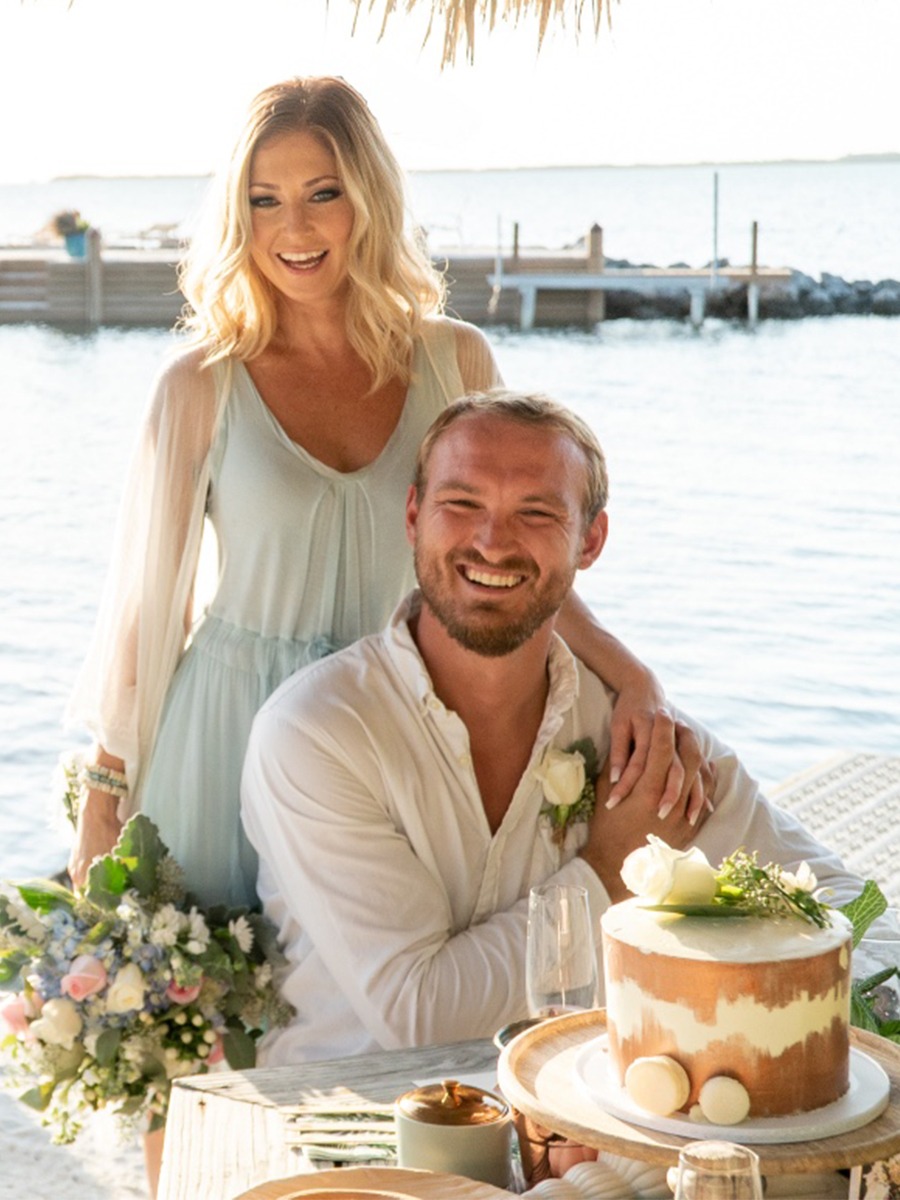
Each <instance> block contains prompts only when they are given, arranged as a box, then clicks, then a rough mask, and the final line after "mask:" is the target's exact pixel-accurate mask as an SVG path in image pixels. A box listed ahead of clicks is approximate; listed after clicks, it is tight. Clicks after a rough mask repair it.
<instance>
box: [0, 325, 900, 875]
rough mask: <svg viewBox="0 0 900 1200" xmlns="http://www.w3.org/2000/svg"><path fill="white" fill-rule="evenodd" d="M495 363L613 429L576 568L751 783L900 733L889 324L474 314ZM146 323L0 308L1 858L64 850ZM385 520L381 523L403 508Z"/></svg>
mask: <svg viewBox="0 0 900 1200" xmlns="http://www.w3.org/2000/svg"><path fill="white" fill-rule="evenodd" d="M489 336H490V338H491V340H492V342H493V344H494V346H495V350H496V355H497V358H498V361H499V363H500V364H501V367H502V370H503V372H504V375H505V377H506V380H507V382H508V383H509V384H510V385H512V386H515V387H522V388H531V389H541V390H544V391H547V392H550V393H551V394H552V395H554V396H556V397H557V398H558V399H560V400H562V401H564V402H565V403H567V404H569V405H571V406H572V407H573V408H574V409H575V410H576V411H578V412H580V413H581V414H582V415H583V416H584V417H585V418H586V419H587V420H588V421H589V422H590V423H591V424H592V426H593V427H594V428H595V429H596V431H597V433H598V434H599V436H600V439H601V441H602V442H603V444H604V447H605V449H606V452H607V456H608V459H609V469H610V475H611V481H612V496H611V501H610V508H609V512H610V537H609V541H608V543H607V547H606V549H605V550H604V552H603V555H602V556H601V558H600V560H599V562H598V563H597V564H596V565H595V566H594V567H593V568H592V569H591V570H590V571H589V572H587V573H585V574H584V575H583V576H582V577H581V580H580V584H579V586H580V590H581V592H582V594H583V595H584V596H585V598H586V599H587V600H588V601H589V602H590V603H591V605H592V607H593V608H594V609H595V611H596V612H597V614H598V615H599V616H600V618H601V619H602V620H603V621H604V622H605V623H606V624H607V625H608V626H609V627H610V628H611V629H612V630H613V631H614V632H616V633H617V634H618V635H619V636H620V637H621V638H622V639H623V640H624V641H625V642H626V643H627V644H628V645H629V646H630V647H631V648H632V649H633V650H634V651H635V652H636V653H638V654H639V655H640V656H641V657H642V658H643V659H644V661H645V662H647V663H648V664H650V665H651V666H652V667H653V668H654V669H655V670H656V671H657V672H658V674H659V676H660V678H661V679H662V681H663V682H664V684H665V686H666V689H667V691H668V693H669V695H670V697H671V698H672V700H673V701H675V702H676V703H678V704H680V705H681V706H682V707H684V708H685V709H686V710H688V711H689V712H691V713H692V714H694V715H695V716H697V717H698V718H700V719H701V720H703V721H704V722H706V723H707V724H708V725H710V726H711V727H712V728H713V729H715V731H716V732H717V733H719V734H720V736H722V737H723V738H724V740H725V741H727V742H729V743H730V744H731V745H733V746H734V747H735V748H736V749H737V750H738V752H739V753H740V754H741V756H742V757H743V759H744V760H745V762H746V763H747V765H748V766H749V767H750V769H751V770H752V772H753V773H754V774H755V775H756V777H757V778H758V779H759V780H760V781H761V782H762V784H763V785H764V786H769V785H772V784H774V783H776V782H778V781H780V780H782V779H784V778H786V777H787V776H789V775H791V774H793V773H794V772H797V771H800V770H804V769H806V768H808V767H810V766H813V765H815V764H816V763H818V762H820V761H822V760H823V759H824V758H827V757H829V756H830V755H831V754H833V753H838V752H841V751H844V750H846V751H857V750H863V751H873V752H879V753H889V754H897V753H900V489H898V486H897V478H898V473H897V463H898V461H900V403H898V401H900V382H898V381H900V323H898V322H897V321H896V320H891V319H889V318H861V317H855V318H851V317H841V318H837V317H835V318H826V319H809V320H805V321H802V322H791V323H775V322H764V323H762V324H761V325H760V326H759V327H758V328H757V329H756V330H755V331H748V330H747V329H746V328H745V327H744V326H742V325H740V324H727V323H722V322H716V321H708V322H707V323H706V324H705V325H704V327H703V329H702V330H701V331H699V332H694V331H692V330H691V329H690V328H689V327H688V326H687V325H680V324H676V323H670V322H623V321H620V322H609V323H607V324H606V325H604V326H602V327H601V328H600V330H599V332H597V333H585V332H574V331H552V332H550V331H547V332H542V331H535V332H531V333H527V334H522V333H519V332H518V331H508V330H502V329H493V330H490V331H489ZM168 346H169V335H168V334H167V333H166V332H164V331H162V330H132V331H122V330H113V329H103V330H98V331H96V332H93V333H89V334H84V335H75V334H70V333H64V332H61V331H58V330H53V329H49V328H42V327H38V326H0V363H2V367H3V381H4V386H3V389H2V392H0V420H2V428H3V431H4V470H3V471H2V472H0V729H2V734H0V878H21V877H22V876H26V875H32V874H38V873H42V872H47V871H53V870H56V869H58V868H59V867H60V866H61V865H62V863H63V862H64V858H65V846H66V833H65V830H64V829H63V828H62V826H61V825H60V823H59V822H58V821H57V822H56V823H55V824H54V822H53V820H52V819H51V817H52V813H53V811H54V806H53V803H52V801H51V786H50V778H51V775H52V773H53V769H54V765H55V763H56V760H57V757H58V755H59V754H60V752H61V751H62V750H63V749H65V748H67V747H69V746H73V745H76V744H78V743H79V742H80V741H81V740H82V734H81V732H80V731H77V730H74V731H64V730H63V728H62V713H63V708H64V704H65V699H66V696H67V694H68V692H69V689H70V688H71V685H72V682H73V679H74V677H75V673H76V671H77V669H78V664H79V661H80V658H81V655H82V654H83V651H84V648H85V645H86V642H87V638H88V635H89V632H90V629H91V627H92V623H93V619H94V613H95V609H96V604H97V600H98V596H99V591H100V587H101V583H102V578H103V574H104V572H105V569H106V563H107V557H108V553H109V542H110V537H111V534H112V529H113V524H114V521H115V514H116V508H117V503H118V498H119V494H120V491H121V488H122V485H123V481H124V478H125V472H126V469H127V463H128V456H129V452H130V448H131V446H132V443H133V439H134V436H135V430H136V427H137V423H138V421H139V419H140V415H141V412H142V410H143V407H144V404H145V397H146V393H147V389H148V386H149V383H150V380H151V378H152V376H153V374H154V371H155V368H156V365H157V363H158V361H159V359H160V357H161V356H162V354H163V353H164V351H165V350H166V348H167V347H168ZM398 535H399V531H398Z"/></svg>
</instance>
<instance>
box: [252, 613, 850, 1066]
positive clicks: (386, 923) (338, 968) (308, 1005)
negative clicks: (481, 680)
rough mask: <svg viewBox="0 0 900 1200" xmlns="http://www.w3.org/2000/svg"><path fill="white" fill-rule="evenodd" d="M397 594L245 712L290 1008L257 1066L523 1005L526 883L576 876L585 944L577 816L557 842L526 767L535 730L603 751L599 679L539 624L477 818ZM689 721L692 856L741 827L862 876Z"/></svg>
mask: <svg viewBox="0 0 900 1200" xmlns="http://www.w3.org/2000/svg"><path fill="white" fill-rule="evenodd" d="M414 595H415V594H414ZM411 602H412V601H411V600H409V599H408V600H407V601H406V602H404V604H403V605H401V606H400V608H399V609H398V610H397V612H396V613H395V614H394V617H393V619H392V622H391V624H390V625H389V627H388V628H387V629H386V630H385V631H384V632H383V633H381V634H378V635H375V636H373V637H368V638H365V639H363V640H362V641H360V642H358V643H356V644H355V645H353V646H351V647H349V648H348V649H347V650H344V651H341V652H340V653H338V654H335V655H332V656H331V657H329V658H326V659H323V660H322V661H321V662H318V663H314V664H312V665H311V666H309V667H306V668H304V669H303V670H301V671H299V672H298V673H297V674H296V675H294V676H292V677H291V678H290V679H289V680H287V682H286V683H284V684H283V685H282V686H281V687H280V688H279V689H278V690H277V691H276V692H275V693H274V695H273V696H272V697H271V698H270V699H269V700H268V702H267V703H266V704H265V705H264V706H263V708H262V709H261V711H260V713H259V715H258V716H257V718H256V721H255V723H254V727H253V732H252V735H251V738H250V744H249V748H248V752H247V759H246V763H245V768H244V780H243V789H242V791H243V797H242V815H243V821H244V825H245V827H246V830H247V834H248V836H249V838H250V840H251V842H252V843H253V844H254V846H255V847H256V849H257V850H258V852H259V857H260V874H259V893H260V897H261V899H262V901H263V906H264V910H265V912H266V914H267V915H268V917H269V918H270V919H271V920H272V921H273V922H274V923H275V925H276V927H277V929H278V934H279V939H280V943H281V945H282V947H283V948H284V951H285V954H286V956H287V966H286V968H284V970H283V972H282V977H281V980H280V982H281V986H282V991H283V994H284V996H285V998H286V999H287V1000H288V1001H289V1002H290V1003H291V1004H292V1005H294V1007H295V1008H296V1011H297V1015H296V1017H295V1019H294V1021H293V1022H292V1024H291V1025H290V1026H289V1027H287V1028H286V1029H283V1030H279V1031H276V1032H275V1033H273V1034H271V1035H270V1036H269V1038H268V1039H267V1040H266V1042H265V1043H264V1053H263V1056H262V1057H263V1059H264V1060H265V1061H266V1062H268V1063H271V1064H280V1063H285V1062H302V1061H306V1060H310V1059H317V1058H332V1057H341V1056H345V1055H351V1054H360V1053H364V1052H366V1051H369V1050H375V1049H379V1048H384V1049H392V1048H397V1047H403V1046H417V1045H427V1044H430V1043H436V1042H453V1041H460V1040H463V1039H466V1038H470V1037H482V1036H490V1035H492V1034H493V1033H494V1032H495V1031H496V1030H497V1029H499V1028H500V1027H501V1026H502V1025H504V1024H506V1023H507V1022H508V1021H512V1020H516V1019H518V1018H520V1017H523V1016H525V1015H527V1012H526V1006H525V933H526V923H527V904H528V891H529V889H530V887H531V886H532V885H533V884H535V883H540V882H545V881H548V880H552V881H554V882H560V883H573V884H581V885H583V886H584V887H586V888H587V890H588V894H589V897H590V903H591V909H592V913H593V915H594V918H595V922H596V923H597V928H598V932H597V944H598V948H599V944H600V943H599V917H600V915H601V914H602V912H603V911H604V910H605V909H606V908H607V907H608V905H609V896H608V894H607V892H606V889H605V888H604V887H603V885H602V884H601V882H600V880H599V878H598V877H597V875H596V874H595V873H594V871H593V870H592V869H591V868H590V867H589V866H588V865H587V864H586V863H585V862H584V860H583V859H581V858H579V857H577V856H576V851H577V850H578V848H579V847H580V846H581V845H583V843H584V841H585V840H586V836H587V830H586V826H585V825H584V824H583V823H582V824H580V825H575V826H573V827H571V828H570V830H569V831H568V834H567V837H566V840H565V842H564V844H563V845H562V846H559V845H558V844H557V842H556V841H555V840H554V837H553V830H552V828H551V825H550V822H549V818H548V817H547V815H546V814H542V812H541V809H542V807H543V805H544V803H545V800H544V795H543V789H542V785H541V783H540V782H539V781H538V780H537V779H536V777H535V775H534V768H535V767H536V766H537V765H538V764H539V763H540V762H541V759H542V758H543V755H544V753H545V752H546V750H547V748H548V747H550V746H555V747H557V748H559V749H563V750H565V749H567V748H568V747H569V746H570V745H571V744H572V743H573V742H575V741H577V740H579V739H581V738H584V737H591V738H593V740H594V743H595V745H596V747H597V751H598V756H599V760H600V762H601V764H602V763H603V761H604V759H605V757H606V755H607V753H608V750H609V723H610V717H611V713H612V696H611V693H610V692H609V690H608V689H607V688H606V687H605V685H604V684H603V683H602V681H600V680H599V679H597V677H596V676H594V675H592V674H591V673H590V672H589V671H588V670H587V669H586V668H585V667H583V666H582V665H581V664H580V663H579V662H577V661H576V660H575V659H574V658H573V657H572V655H571V654H570V652H569V650H568V649H567V647H566V646H565V645H564V643H563V642H562V641H561V639H559V638H556V639H554V642H553V645H552V647H551V652H550V660H549V680H550V687H549V693H548V697H547V703H546V708H545V711H544V717H543V721H542V723H541V726H540V730H539V732H538V735H537V738H536V740H535V743H534V747H533V749H532V754H531V759H530V761H529V765H528V767H527V769H526V770H525V772H524V774H523V776H522V779H521V780H520V782H519V786H518V787H517V788H516V791H515V794H514V795H513V798H512V801H511V803H510V805H509V808H508V810H507V812H506V814H505V816H504V818H503V821H502V823H501V825H500V827H499V829H498V830H497V831H496V833H494V834H492V833H491V830H490V827H489V825H488V822H487V818H486V816H485V812H484V807H483V804H482V800H481V795H480V792H479V788H478V783H477V780H476V778H475V772H474V769H473V765H472V758H471V753H470V746H469V737H468V731H467V730H466V727H465V726H464V725H463V723H462V721H461V720H460V718H459V717H458V716H457V715H456V713H454V712H450V711H449V710H448V709H447V708H445V706H444V705H443V703H442V702H441V700H440V699H439V698H438V696H436V695H435V692H434V689H433V687H432V684H431V680H430V678H429V675H428V672H427V670H426V668H425V664H424V662H423V661H422V658H421V656H420V654H419V652H418V649H417V648H416V645H415V643H414V641H413V639H412V636H411V634H410V632H409V628H408V625H407V621H406V618H407V616H408V614H409V605H410V603H411ZM682 719H685V718H682ZM692 727H693V728H694V729H695V731H696V733H697V735H698V737H699V738H700V741H701V746H702V748H703V750H704V752H705V753H706V754H707V755H708V756H709V757H711V758H713V759H715V761H716V764H717V767H718V781H717V794H716V801H715V803H716V812H715V814H714V815H713V816H711V817H710V819H709V820H708V821H707V822H706V824H705V825H704V827H703V829H702V830H701V831H700V833H699V835H698V838H697V844H698V845H700V847H701V848H702V849H703V850H704V851H705V852H706V854H707V857H708V858H709V859H710V861H711V862H713V863H714V864H717V863H718V862H719V861H720V860H721V859H722V858H724V857H725V856H726V855H727V854H730V853H731V852H732V851H733V850H735V849H736V848H737V847H738V846H741V845H743V846H746V847H747V848H748V849H751V850H752V849H756V850H758V851H759V853H760V858H761V859H762V861H764V862H766V861H777V862H781V863H784V864H785V865H786V866H796V865H797V864H799V862H800V861H802V860H804V859H805V860H806V861H808V862H809V863H810V866H811V867H812V868H813V870H814V871H815V873H816V875H817V876H818V878H819V881H820V883H823V884H826V883H828V884H831V885H832V886H834V887H835V889H836V895H837V896H838V898H841V897H843V898H845V899H849V898H850V897H851V896H853V895H855V894H856V893H857V892H858V891H859V890H860V889H861V881H859V880H858V879H857V878H856V877H854V876H852V875H850V874H849V873H848V872H846V871H845V870H844V868H843V867H842V865H841V863H840V861H839V859H838V858H837V857H836V856H835V855H832V854H830V853H829V852H828V851H827V850H825V849H824V848H823V847H822V846H821V845H819V844H818V843H817V842H816V841H815V840H814V839H813V838H812V837H811V836H810V835H809V834H808V833H806V831H805V830H803V829H802V827H801V826H799V825H798V824H797V822H796V821H795V820H794V819H793V818H792V817H790V816H789V815H788V814H786V813H784V812H781V811H780V810H777V809H774V808H773V807H772V806H770V805H769V804H768V802H767V801H766V800H765V799H764V798H763V797H762V796H761V795H760V794H759V792H758V790H757V787H756V785H755V783H754V782H753V780H752V779H751V778H750V777H749V776H748V775H747V774H746V772H745V771H744V770H743V768H742V767H741V766H740V764H739V763H738V761H737V759H736V758H735V756H734V755H733V753H732V752H731V751H730V750H728V749H727V748H726V747H724V746H723V745H721V744H720V743H719V742H717V741H716V740H715V739H714V738H713V737H712V736H711V735H710V734H709V733H708V732H706V731H705V730H703V729H701V728H699V727H698V726H696V725H695V724H694V723H692ZM625 803H627V801H626V802H625ZM836 902H837V901H836Z"/></svg>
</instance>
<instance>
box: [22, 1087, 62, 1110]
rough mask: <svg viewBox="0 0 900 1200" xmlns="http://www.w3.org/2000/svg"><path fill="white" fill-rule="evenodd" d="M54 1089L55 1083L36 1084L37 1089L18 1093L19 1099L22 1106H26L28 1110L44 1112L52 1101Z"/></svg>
mask: <svg viewBox="0 0 900 1200" xmlns="http://www.w3.org/2000/svg"><path fill="white" fill-rule="evenodd" d="M55 1088H56V1081H55V1080H50V1081H48V1082H46V1083H41V1084H38V1086H37V1087H33V1088H29V1089H28V1091H27V1092H20V1093H19V1099H20V1100H21V1102H22V1103H23V1104H27V1105H28V1107H29V1108H34V1109H37V1111H38V1112H46V1110H47V1107H48V1106H49V1104H50V1101H51V1100H52V1099H53V1092H54V1089H55Z"/></svg>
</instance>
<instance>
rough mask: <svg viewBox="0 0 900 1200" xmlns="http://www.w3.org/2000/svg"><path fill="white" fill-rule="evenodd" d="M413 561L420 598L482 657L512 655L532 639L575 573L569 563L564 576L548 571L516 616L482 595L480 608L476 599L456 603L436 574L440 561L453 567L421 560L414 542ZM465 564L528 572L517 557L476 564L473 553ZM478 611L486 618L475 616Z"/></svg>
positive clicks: (450, 631)
mask: <svg viewBox="0 0 900 1200" xmlns="http://www.w3.org/2000/svg"><path fill="white" fill-rule="evenodd" d="M415 565H416V577H417V579H418V581H419V590H420V591H421V593H422V598H423V599H424V601H425V603H426V604H427V605H428V607H429V608H430V609H431V611H432V612H433V613H434V615H435V617H437V619H438V621H439V622H440V624H441V625H443V627H444V629H446V631H447V633H448V634H449V635H450V637H452V638H453V640H454V641H456V642H458V643H459V644H460V645H461V646H462V647H464V649H466V650H471V651H473V652H474V653H475V654H481V655H483V656H484V657H485V658H500V657H502V656H503V655H506V654H512V652H513V651H514V650H518V649H519V647H520V646H522V645H524V644H525V642H527V641H528V640H529V638H532V637H533V636H534V635H535V634H536V633H537V631H538V630H539V629H540V628H541V626H542V625H543V624H544V623H545V622H546V621H548V620H549V619H550V618H551V617H552V616H555V615H556V613H557V612H558V611H559V608H560V606H561V605H562V603H563V601H564V600H565V598H566V596H567V595H568V594H569V590H570V589H571V587H572V581H573V580H574V578H575V568H574V567H573V568H572V570H571V572H570V573H569V574H568V575H565V576H564V575H563V574H562V573H554V574H552V575H548V576H547V577H546V579H545V581H544V582H543V583H542V584H538V586H537V587H536V589H535V590H534V592H533V593H532V597H531V602H530V603H529V605H528V607H527V609H526V610H525V611H524V612H522V613H520V614H518V615H517V616H514V617H510V616H507V615H506V614H504V613H503V612H501V611H498V609H497V608H496V607H495V606H494V605H493V604H492V603H491V602H490V597H489V596H488V595H487V594H486V596H485V599H486V601H487V603H486V604H484V605H483V606H481V608H479V606H478V604H477V602H475V603H474V604H469V605H466V604H463V603H459V604H458V603H456V602H455V601H454V599H453V598H452V596H451V595H450V593H449V589H448V588H446V587H444V586H443V577H442V565H445V566H446V570H448V571H451V572H455V570H456V568H455V566H454V565H453V564H449V565H446V564H442V563H441V562H439V561H438V560H436V559H435V558H431V559H430V560H428V561H426V560H425V557H424V555H422V554H421V553H420V549H419V546H418V545H417V546H416V548H415ZM467 565H469V566H475V567H477V566H479V565H483V566H490V567H491V568H492V569H493V570H496V571H500V572H508V573H509V574H524V575H526V577H529V578H530V577H531V576H532V568H531V566H530V564H528V563H525V562H522V561H521V560H515V561H514V560H512V559H511V560H509V561H508V562H505V563H490V564H488V563H487V562H486V561H485V560H484V559H481V562H480V563H479V562H478V556H477V555H474V556H472V557H471V558H470V559H469V560H467ZM499 590H500V589H498V592H499ZM479 612H480V613H482V614H484V617H485V618H487V619H483V620H479V619H478V617H479Z"/></svg>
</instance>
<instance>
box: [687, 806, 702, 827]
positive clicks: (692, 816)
mask: <svg viewBox="0 0 900 1200" xmlns="http://www.w3.org/2000/svg"><path fill="white" fill-rule="evenodd" d="M699 816H700V810H699V809H698V810H697V812H692V813H691V814H690V816H689V817H688V825H690V827H691V828H692V829H693V827H694V826H695V825H696V824H697V818H698V817H699Z"/></svg>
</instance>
